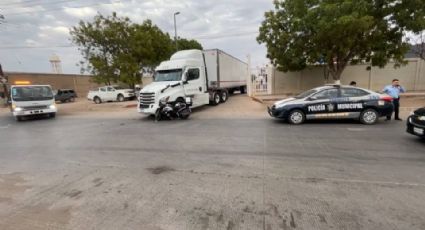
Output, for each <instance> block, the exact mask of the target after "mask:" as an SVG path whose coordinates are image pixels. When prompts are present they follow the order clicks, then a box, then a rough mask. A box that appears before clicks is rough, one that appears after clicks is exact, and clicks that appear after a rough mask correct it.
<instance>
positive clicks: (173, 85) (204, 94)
mask: <svg viewBox="0 0 425 230" xmlns="http://www.w3.org/2000/svg"><path fill="white" fill-rule="evenodd" d="M248 76H249V74H248V65H247V64H246V63H244V62H242V61H240V60H239V59H237V58H234V57H233V56H230V55H228V54H226V53H224V52H223V51H221V50H218V49H213V50H204V51H202V50H183V51H178V52H176V53H175V54H173V55H172V56H171V58H170V60H168V61H163V62H161V64H160V65H159V66H158V67H157V68H156V69H155V74H154V81H153V82H152V83H151V84H149V85H147V86H145V87H144V88H143V89H142V90H141V91H140V96H139V103H138V108H137V109H138V112H139V113H144V114H151V115H152V114H155V113H156V111H157V110H158V108H159V104H160V102H162V104H165V103H169V104H172V103H175V102H185V101H186V99H187V98H190V101H191V107H192V108H195V107H199V106H202V105H207V104H211V105H217V104H219V103H224V102H226V101H227V98H228V94H232V93H233V92H234V91H235V90H239V91H240V92H241V93H244V92H245V89H246V85H247V84H246V82H247V78H248Z"/></svg>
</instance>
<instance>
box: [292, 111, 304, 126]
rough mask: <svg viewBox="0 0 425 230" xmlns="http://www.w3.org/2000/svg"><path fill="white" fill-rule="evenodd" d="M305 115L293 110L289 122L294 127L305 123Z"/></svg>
mask: <svg viewBox="0 0 425 230" xmlns="http://www.w3.org/2000/svg"><path fill="white" fill-rule="evenodd" d="M304 121H305V114H304V113H303V112H302V111H301V110H292V111H291V112H290V113H289V115H288V122H289V123H291V124H293V125H299V124H302V123H304Z"/></svg>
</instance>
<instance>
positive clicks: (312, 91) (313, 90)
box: [294, 89, 317, 99]
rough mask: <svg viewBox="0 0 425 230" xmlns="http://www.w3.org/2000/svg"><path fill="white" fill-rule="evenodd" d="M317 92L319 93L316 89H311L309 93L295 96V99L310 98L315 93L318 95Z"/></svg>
mask: <svg viewBox="0 0 425 230" xmlns="http://www.w3.org/2000/svg"><path fill="white" fill-rule="evenodd" d="M316 92H317V90H316V89H310V90H307V91H305V92H303V93H301V94H299V95H297V96H295V97H294V98H296V99H301V98H306V97H308V96H310V95H312V94H313V93H316Z"/></svg>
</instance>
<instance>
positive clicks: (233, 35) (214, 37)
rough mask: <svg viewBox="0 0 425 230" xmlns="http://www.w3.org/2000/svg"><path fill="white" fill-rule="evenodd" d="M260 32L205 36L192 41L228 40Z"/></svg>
mask: <svg viewBox="0 0 425 230" xmlns="http://www.w3.org/2000/svg"><path fill="white" fill-rule="evenodd" d="M258 33H259V32H258V31H255V32H243V33H235V34H227V35H204V36H199V37H194V38H192V39H197V40H206V39H219V38H227V37H242V36H246V35H251V34H258Z"/></svg>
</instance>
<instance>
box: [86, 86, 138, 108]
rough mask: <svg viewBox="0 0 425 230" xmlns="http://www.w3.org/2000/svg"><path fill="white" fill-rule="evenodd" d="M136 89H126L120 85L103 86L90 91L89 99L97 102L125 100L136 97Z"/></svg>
mask: <svg viewBox="0 0 425 230" xmlns="http://www.w3.org/2000/svg"><path fill="white" fill-rule="evenodd" d="M134 95H135V94H134V90H132V89H124V88H121V87H119V86H103V87H99V88H98V89H97V90H94V91H89V93H88V94H87V99H88V100H91V101H94V103H96V104H100V103H102V102H107V101H119V102H122V101H125V100H129V99H131V98H133V97H134Z"/></svg>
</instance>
